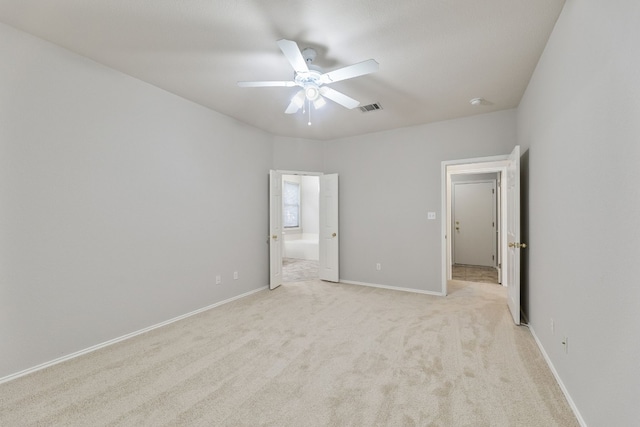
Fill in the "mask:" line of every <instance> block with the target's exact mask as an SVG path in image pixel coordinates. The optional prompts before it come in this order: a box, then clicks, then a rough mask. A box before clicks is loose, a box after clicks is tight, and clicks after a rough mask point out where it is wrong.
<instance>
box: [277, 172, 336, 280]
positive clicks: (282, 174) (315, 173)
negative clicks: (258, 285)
mask: <svg viewBox="0 0 640 427" xmlns="http://www.w3.org/2000/svg"><path fill="white" fill-rule="evenodd" d="M272 171H273V172H275V173H276V174H278V175H279V176H280V185H282V176H284V175H299V176H317V177H321V176H324V175H325V174H324V173H323V172H308V171H294V170H282V169H272ZM269 191H270V192H271V188H269ZM268 198H269V203H270V204H271V202H272V201H271V193H269V196H268ZM271 215H272V209H271V208H270V209H269V224H270V225H269V237H268V241H269V249H268V250H269V277H270V284H269V288H270V289H275V288H276V287H278V286H280V284H282V280H280V281H279V283H278V285H276V286H273V284H272V283H271V282H273V275H272V264H273V260H272V255H273V254H272V251H271V243H270V242H271V239H272V236H271ZM281 216H282V215H281ZM281 232H282V229H281ZM279 238H280V244H281V245H284V235H282V234H281V235H280V236H279ZM318 255H319V256H322V254H321V253H320V252H319V253H318ZM280 268H281V269H282V251H280ZM280 279H281V277H280Z"/></svg>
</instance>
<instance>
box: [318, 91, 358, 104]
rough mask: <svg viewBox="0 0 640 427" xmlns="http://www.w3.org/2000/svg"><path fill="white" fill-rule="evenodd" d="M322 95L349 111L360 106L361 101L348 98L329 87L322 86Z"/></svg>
mask: <svg viewBox="0 0 640 427" xmlns="http://www.w3.org/2000/svg"><path fill="white" fill-rule="evenodd" d="M320 93H321V94H322V95H324V96H325V97H326V98H329V99H330V100H332V101H333V102H336V103H338V104H340V105H342V106H343V107H345V108H348V109H352V108H356V107H357V106H358V105H360V101H356V100H355V99H353V98H350V97H348V96H347V95H345V94H344V93H342V92H338V91H337V90H333V89H331V88H330V87H327V86H321V87H320Z"/></svg>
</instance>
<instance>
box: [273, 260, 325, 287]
mask: <svg viewBox="0 0 640 427" xmlns="http://www.w3.org/2000/svg"><path fill="white" fill-rule="evenodd" d="M319 269H320V263H319V262H318V261H312V260H306V259H298V258H283V259H282V282H283V283H289V282H303V281H305V280H314V279H318V278H319V275H318V271H319Z"/></svg>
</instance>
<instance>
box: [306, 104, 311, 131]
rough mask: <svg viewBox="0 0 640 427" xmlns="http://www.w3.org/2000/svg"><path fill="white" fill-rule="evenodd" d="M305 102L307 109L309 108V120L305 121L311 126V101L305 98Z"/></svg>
mask: <svg viewBox="0 0 640 427" xmlns="http://www.w3.org/2000/svg"><path fill="white" fill-rule="evenodd" d="M307 103H308V106H307V110H309V122H308V123H307V125H309V126H311V101H309V100H308V99H307Z"/></svg>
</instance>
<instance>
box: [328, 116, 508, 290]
mask: <svg viewBox="0 0 640 427" xmlns="http://www.w3.org/2000/svg"><path fill="white" fill-rule="evenodd" d="M383 113H384V112H383ZM515 141H516V112H515V110H507V111H501V112H497V113H491V114H482V115H477V116H473V117H468V118H463V119H457V120H449V121H445V122H439V123H433V124H429V125H423V126H415V127H408V128H402V129H397V130H392V131H388V132H379V133H373V134H368V135H362V136H358V137H352V138H345V139H340V140H335V141H329V142H327V143H326V154H325V171H326V172H328V173H335V172H337V173H339V174H340V232H341V239H340V278H341V279H344V280H350V281H354V282H364V283H370V284H378V285H385V286H395V287H401V288H410V289H416V290H421V291H429V292H436V293H439V292H441V271H440V270H441V263H440V258H441V242H440V235H441V220H442V218H440V212H441V189H442V187H441V162H442V161H443V160H456V159H464V158H472V157H484V156H495V155H501V154H508V153H510V152H511V150H512V149H513V147H514V146H515ZM428 211H435V212H437V215H438V219H437V220H435V221H434V220H431V221H430V220H427V212H428ZM376 263H380V264H382V269H381V270H380V271H376V269H375V265H376Z"/></svg>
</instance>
